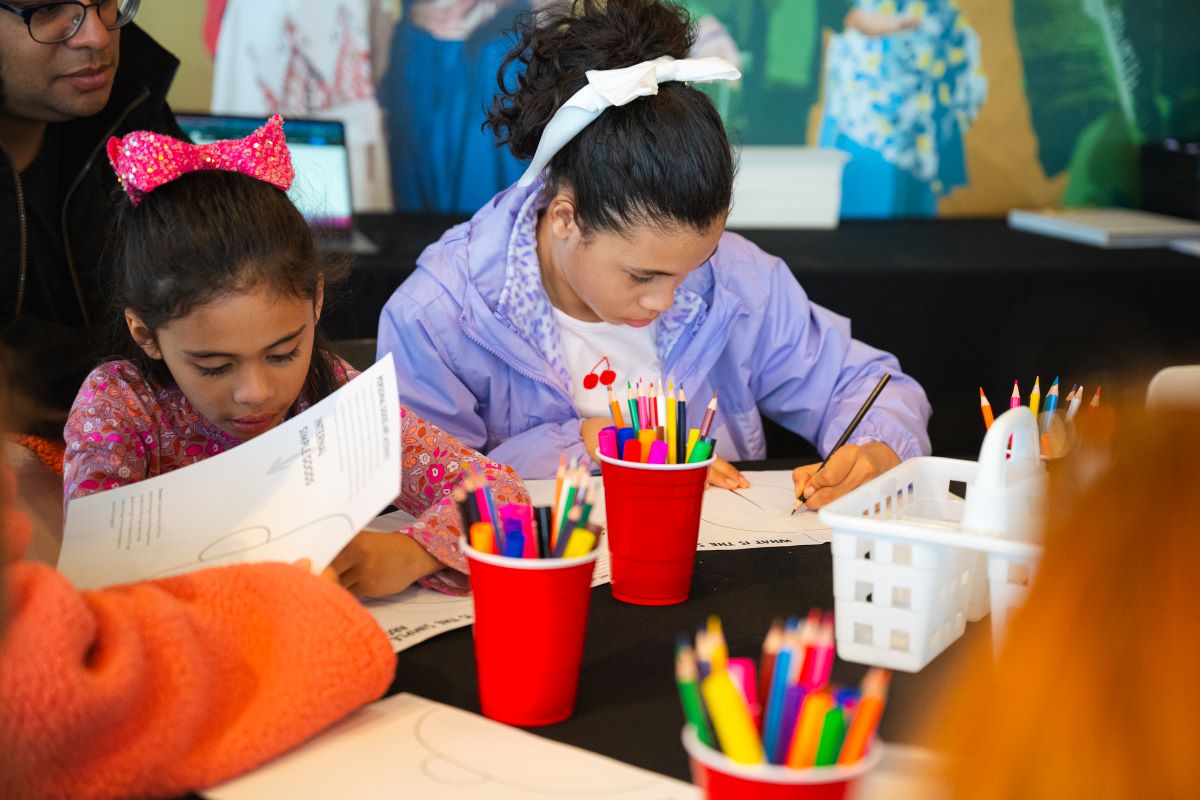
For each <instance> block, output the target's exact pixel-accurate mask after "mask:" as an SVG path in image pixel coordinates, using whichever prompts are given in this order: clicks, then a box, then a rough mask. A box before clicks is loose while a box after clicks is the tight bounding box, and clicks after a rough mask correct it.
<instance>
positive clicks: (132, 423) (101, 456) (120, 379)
mask: <svg viewBox="0 0 1200 800" xmlns="http://www.w3.org/2000/svg"><path fill="white" fill-rule="evenodd" d="M335 371H336V373H337V376H338V382H339V383H340V384H344V383H345V382H347V381H349V380H351V379H352V378H354V377H356V376H357V375H358V373H357V372H356V371H355V370H354V369H353V368H352V367H351V366H350V365H349V364H346V363H345V362H344V361H341V360H340V359H339V360H338V363H337V364H336V370H335ZM309 405H311V402H310V401H309V400H308V399H307V398H306V397H305V396H304V395H303V394H302V395H301V396H300V398H299V399H297V401H296V404H295V405H294V406H293V407H292V410H291V412H290V413H289V414H288V417H289V418H291V417H293V416H295V415H296V414H299V413H300V412H302V411H304V410H305V409H306V408H308V406H309ZM400 428H401V435H402V436H403V440H404V446H403V452H404V459H403V461H404V463H403V473H402V475H401V479H400V494H399V496H398V497H397V498H396V500H395V501H394V503H395V505H396V507H397V508H400V509H403V510H404V511H407V512H408V513H409V514H412V515H413V516H414V517H416V518H417V521H416V523H415V524H414V525H413V526H412V527H410V528H407V529H405V530H403V531H401V533H403V534H406V535H408V536H411V537H412V538H413V539H415V540H416V541H418V542H420V544H421V545H422V546H423V547H424V548H425V549H426V550H428V551H429V552H430V553H431V554H433V556H434V557H435V558H437V559H438V560H439V561H440V562H441V563H443V564H445V565H446V569H442V570H439V571H438V572H435V573H434V574H432V575H430V576H429V577H428V578H424V579H422V581H421V583H422V584H423V585H425V586H429V587H430V588H434V589H438V590H440V591H443V592H447V593H451V594H465V593H466V592H467V590H468V584H467V579H466V574H465V573H466V569H467V564H466V559H465V558H464V556H463V554H462V551H461V550H460V549H459V545H458V540H459V537H460V536H461V534H462V519H461V518H460V516H459V513H458V508H457V507H456V506H455V504H454V503H453V501H452V500H451V499H450V492H451V491H452V490H453V489H454V487H455V485H457V483H458V478H459V473H460V472H461V471H462V470H463V468H464V467H469V466H471V465H473V464H477V465H479V467H480V468H481V469H482V470H483V472H484V474H486V475H487V477H488V479H489V480H490V481H491V482H492V492H493V493H494V494H495V496H496V502H497V503H516V502H521V503H528V502H529V496H528V494H527V493H526V492H525V487H524V485H523V484H522V483H521V481H520V479H519V478H517V475H516V473H515V472H513V470H512V468H511V467H507V466H504V465H502V464H497V463H495V462H493V461H489V460H488V459H487V458H485V457H484V456H482V455H480V454H479V453H477V452H476V451H474V450H472V449H471V448H469V447H467V446H466V445H464V444H463V443H462V442H460V441H459V440H458V439H456V438H455V437H453V436H451V435H449V434H447V433H445V432H444V431H442V430H440V429H439V428H436V427H434V426H433V425H431V424H430V423H428V422H426V421H425V420H423V419H421V418H420V417H418V416H417V415H416V414H414V413H412V412H411V411H409V410H408V409H404V408H402V409H401V424H400ZM63 436H64V438H65V439H66V444H67V454H66V459H65V461H64V464H63V491H64V502H65V503H67V504H69V503H70V501H71V500H72V499H74V498H76V497H84V496H86V495H89V494H93V493H95V492H101V491H104V490H105V489H112V488H114V487H117V486H124V485H126V484H130V483H136V482H138V481H141V480H145V479H146V478H153V477H154V476H156V475H162V474H163V473H166V472H170V471H171V470H176V469H179V468H181V467H186V466H188V465H189V464H194V463H196V462H197V461H201V460H203V459H205V458H208V457H209V456H214V455H216V454H217V453H221V452H224V451H225V450H228V449H229V448H231V447H236V446H237V445H238V444H240V442H239V441H238V440H237V439H234V438H233V437H231V436H229V435H228V434H226V433H224V432H223V431H221V430H220V429H219V428H217V427H216V426H215V425H213V424H212V423H211V422H209V421H208V420H207V419H205V418H204V417H203V416H201V415H200V414H199V413H198V412H197V411H196V410H195V408H193V406H192V404H191V402H189V401H188V399H187V397H185V396H184V394H183V392H182V391H180V389H179V388H178V387H176V386H175V385H173V384H172V385H170V386H167V387H158V386H157V385H156V384H154V383H151V382H148V381H147V380H146V379H145V378H143V377H142V375H141V373H140V372H139V371H138V369H137V367H135V366H134V365H133V364H132V363H130V362H128V361H110V362H108V363H105V364H101V365H100V366H99V367H96V369H94V370H92V372H91V374H90V375H88V377H87V380H85V381H84V383H83V386H82V387H81V388H80V390H79V394H78V395H77V396H76V397H75V403H74V405H73V406H72V407H71V413H70V416H68V418H67V425H66V429H65V430H64V431H63Z"/></svg>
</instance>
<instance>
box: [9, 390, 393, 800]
mask: <svg viewBox="0 0 1200 800" xmlns="http://www.w3.org/2000/svg"><path fill="white" fill-rule="evenodd" d="M7 385H8V384H7V382H6V381H4V380H0V386H5V387H6V386H7ZM0 399H3V398H0ZM10 419H11V417H10ZM3 446H4V445H0V448H2V447H3ZM3 455H4V454H3V453H0V640H2V641H0V797H4V798H10V800H21V799H22V798H73V799H74V800H91V799H92V798H95V799H96V800H100V799H101V798H119V797H174V796H177V795H181V794H183V793H184V792H188V791H192V790H196V789H201V788H204V787H207V786H211V785H212V784H215V783H219V782H221V781H224V780H227V779H229V778H231V777H233V776H235V775H237V774H238V773H241V772H244V771H246V770H248V769H250V768H252V767H254V766H257V765H258V764H260V763H262V762H263V761H266V760H267V759H269V758H273V757H275V756H277V755H279V754H281V753H283V752H285V751H287V750H290V749H291V748H293V747H295V746H296V745H298V744H299V743H300V742H302V741H304V740H305V739H307V738H309V737H310V736H314V735H316V734H317V733H319V732H320V731H321V730H322V729H324V728H325V727H327V726H328V725H330V724H331V723H332V722H334V721H335V720H337V719H338V718H340V717H341V716H343V715H345V714H347V713H349V712H350V711H352V710H354V709H355V708H357V707H358V706H360V705H362V704H363V703H367V702H370V701H371V700H374V699H375V698H377V697H379V696H380V695H382V694H383V693H384V692H385V691H386V690H387V688H388V685H389V684H390V683H391V682H392V680H393V678H394V677H395V669H396V658H395V656H394V655H393V653H392V649H391V647H390V645H389V644H388V640H387V637H386V636H385V635H384V633H383V631H382V630H380V628H379V625H378V624H377V623H376V622H375V620H374V619H372V618H371V615H370V614H368V613H367V612H366V611H365V610H364V609H363V608H362V605H361V604H360V603H358V602H357V601H356V600H354V598H353V597H351V596H350V595H349V594H347V593H346V592H345V591H344V590H342V589H341V588H339V587H338V586H337V585H336V584H335V583H334V582H333V581H331V580H327V579H324V578H321V577H317V576H315V575H312V574H310V573H309V570H308V569H307V568H306V569H304V570H301V569H297V567H295V566H292V565H289V564H241V565H237V566H230V567H218V568H215V569H204V570H198V571H196V572H192V573H189V574H187V575H181V576H178V577H174V578H167V579H164V580H155V581H145V582H139V583H131V584H128V585H125V586H116V587H112V588H109V589H103V590H100V591H89V592H80V591H78V590H76V589H75V588H74V587H72V586H71V584H70V582H69V581H67V579H66V578H64V577H63V576H62V575H61V574H59V573H58V572H56V571H55V570H54V569H53V568H52V567H49V566H47V565H45V564H40V563H36V562H34V561H32V560H29V559H27V558H25V557H24V554H25V553H26V549H27V546H28V544H29V537H30V533H31V524H30V521H29V518H28V517H26V516H25V515H24V514H23V513H22V512H21V511H20V510H19V509H18V508H17V506H16V503H15V501H16V499H17V498H16V497H15V496H14V493H13V486H14V480H13V473H12V471H11V470H10V469H9V468H8V467H7V466H6V465H4V464H3ZM22 499H26V498H22ZM5 599H7V601H8V603H7V604H5V603H4V600H5Z"/></svg>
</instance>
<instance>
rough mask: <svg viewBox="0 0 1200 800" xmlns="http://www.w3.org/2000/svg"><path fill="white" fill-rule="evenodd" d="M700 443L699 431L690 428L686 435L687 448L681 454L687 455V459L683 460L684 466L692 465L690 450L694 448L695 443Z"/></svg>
mask: <svg viewBox="0 0 1200 800" xmlns="http://www.w3.org/2000/svg"><path fill="white" fill-rule="evenodd" d="M698 441H700V431H699V430H698V429H697V428H692V429H691V430H690V431H688V434H687V447H686V448H685V449H684V451H683V452H685V453H687V458H685V459H684V463H685V464H690V463H692V450H694V449H695V447H696V442H698Z"/></svg>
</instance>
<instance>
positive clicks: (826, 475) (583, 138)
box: [379, 0, 930, 508]
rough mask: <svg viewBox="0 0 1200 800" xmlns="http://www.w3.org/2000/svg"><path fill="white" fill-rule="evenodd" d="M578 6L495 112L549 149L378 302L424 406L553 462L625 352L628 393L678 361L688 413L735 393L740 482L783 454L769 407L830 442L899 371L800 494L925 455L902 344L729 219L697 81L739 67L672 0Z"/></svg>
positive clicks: (516, 55)
mask: <svg viewBox="0 0 1200 800" xmlns="http://www.w3.org/2000/svg"><path fill="white" fill-rule="evenodd" d="M575 5H576V8H575V9H571V8H567V9H564V10H561V11H557V12H547V13H545V14H543V15H542V16H541V17H540V18H539V19H540V22H539V23H537V24H535V23H534V22H530V23H527V24H526V25H525V27H522V28H520V29H519V31H518V33H519V37H520V39H519V42H518V44H517V45H516V47H515V48H514V50H513V51H512V52H511V53H510V54H509V59H510V60H519V61H521V62H523V63H525V65H526V71H525V74H524V77H523V78H522V80H520V81H519V82H518V83H517V85H516V87H515V88H513V89H508V88H504V87H502V92H501V94H500V96H499V97H498V98H497V100H496V102H495V104H494V106H493V108H492V110H491V113H490V115H489V124H490V125H491V127H492V128H493V129H494V130H495V131H496V133H497V134H498V135H501V136H503V137H505V139H506V141H507V143H508V144H509V146H510V147H511V148H512V150H513V152H514V153H515V154H516V155H517V156H518V157H520V158H529V157H530V156H533V157H534V158H533V163H532V165H531V166H530V168H529V172H527V173H526V177H525V178H523V179H522V180H521V181H520V182H519V183H518V184H517V185H515V186H513V187H511V188H509V189H507V190H505V191H503V192H501V193H500V194H498V195H497V196H496V197H495V198H493V199H492V201H491V202H490V203H489V204H488V205H486V206H484V207H483V208H482V209H481V210H480V211H479V212H477V213H476V214H475V216H474V218H472V219H471V220H470V221H469V222H467V223H465V224H463V225H460V226H458V227H456V228H453V229H451V230H450V231H448V232H447V233H446V234H445V235H444V236H443V237H442V238H441V240H440V241H439V242H437V243H436V244H434V245H432V246H431V247H430V248H428V249H427V250H426V251H425V253H424V254H423V255H422V256H421V258H420V260H419V261H418V265H417V267H418V268H417V271H416V272H415V273H414V274H413V276H412V277H410V278H409V279H408V280H407V281H405V282H404V284H403V285H402V286H400V288H399V289H397V291H396V293H395V294H394V295H393V296H392V298H391V299H390V300H389V301H388V304H387V306H386V307H385V308H384V311H383V313H382V315H381V318H380V321H379V351H380V353H384V352H389V351H390V352H391V353H392V354H393V355H394V356H395V358H396V368H397V373H398V375H399V377H400V378H401V380H402V382H403V384H404V385H405V386H406V387H408V390H409V392H408V395H407V399H408V400H409V402H410V404H411V407H412V408H413V409H415V410H417V411H418V413H420V414H421V415H422V416H424V417H426V418H428V419H430V420H432V421H433V422H435V423H436V424H438V425H441V426H443V427H445V428H446V429H447V430H449V431H451V432H453V433H454V434H456V435H458V436H460V437H462V439H463V441H465V442H467V443H469V444H471V445H472V446H474V447H478V448H480V449H481V450H483V451H485V452H487V453H488V454H489V455H490V456H491V457H492V458H495V459H498V460H502V461H505V462H507V463H510V464H512V465H513V466H514V467H516V469H517V470H518V471H519V472H520V473H521V474H522V475H524V476H525V477H527V478H545V477H549V476H550V475H552V474H553V472H554V468H555V465H556V464H557V461H558V455H559V453H561V452H563V451H567V452H570V453H572V454H573V455H575V456H577V457H579V458H581V459H585V458H587V457H588V455H589V454H590V453H591V452H593V451H594V449H595V447H596V442H597V433H598V431H599V430H600V429H601V428H602V427H604V426H605V425H610V424H612V422H611V418H610V417H609V405H608V393H607V390H606V386H605V385H604V384H605V383H610V379H612V378H614V376H613V375H610V374H608V371H611V372H613V373H615V381H614V382H612V383H613V388H617V389H621V390H623V389H624V388H625V387H626V385H627V382H631V383H633V384H635V385H636V384H637V383H638V381H639V380H640V379H645V380H646V381H654V382H656V383H658V382H660V381H662V380H663V379H667V380H668V388H670V386H671V383H670V381H672V380H673V382H674V387H675V388H676V389H677V390H678V389H683V390H684V391H685V392H686V397H687V400H688V401H689V402H688V417H689V419H688V423H689V425H690V426H691V427H699V425H700V421H701V418H702V416H703V415H704V411H705V405H706V404H707V403H708V402H709V400H710V398H712V397H713V394H714V392H719V412H718V414H717V417H716V419H717V425H716V426H715V427H714V429H713V435H714V436H715V437H716V439H717V454H718V455H719V456H721V458H722V460H719V461H718V462H717V466H715V467H714V469H713V471H712V472H711V473H710V481H711V482H714V483H716V484H717V485H721V486H728V487H736V486H738V485H746V482H745V479H744V478H743V477H742V476H741V475H740V474H739V473H738V472H737V471H736V470H735V469H733V468H732V467H731V466H730V465H729V464H728V463H726V462H725V461H724V459H757V458H763V457H764V456H765V455H766V447H765V442H764V436H763V427H762V419H761V417H760V414H766V415H768V416H770V417H771V418H773V419H775V420H776V421H778V422H780V423H781V424H783V425H785V426H787V427H788V428H790V429H791V430H793V431H795V432H796V433H798V434H800V435H802V436H804V437H805V438H806V439H809V440H810V441H812V442H814V443H815V444H816V445H817V446H818V449H820V450H821V451H822V452H825V453H827V452H828V451H829V449H830V448H831V447H832V446H833V444H834V442H835V441H836V440H837V439H838V437H840V436H841V435H842V433H843V431H844V430H845V429H846V427H847V424H848V423H849V422H850V420H851V418H852V417H853V416H854V414H855V412H857V411H858V409H859V407H860V406H861V404H862V402H863V400H864V399H865V398H866V397H867V396H868V394H869V393H870V392H871V389H872V388H873V387H874V386H875V384H876V383H877V382H878V381H879V379H880V377H881V376H882V374H883V373H884V372H890V373H891V374H892V380H891V382H890V384H889V385H888V386H887V388H886V390H885V391H884V392H883V393H882V394H881V395H880V397H879V400H878V402H876V403H875V405H874V407H873V408H872V410H871V411H870V413H868V414H867V415H866V417H865V418H864V420H863V422H862V424H861V425H860V426H859V427H858V429H857V431H856V433H855V434H854V436H853V437H852V438H851V439H850V444H849V446H847V447H843V448H841V449H840V450H839V451H838V452H837V453H836V454H835V455H834V456H833V457H832V458H830V459H829V461H828V463H827V464H826V465H825V468H824V469H823V470H821V471H820V472H816V465H812V466H809V467H801V468H799V469H797V470H796V472H795V475H794V477H795V481H796V488H797V491H798V492H800V493H803V494H805V496H806V497H807V498H808V500H809V506H810V507H812V508H816V507H819V506H821V505H823V504H824V503H827V502H828V501H829V500H831V499H833V498H834V497H836V496H838V495H839V494H842V493H843V492H845V491H848V490H849V489H851V488H853V487H854V486H857V485H858V484H860V483H862V482H863V481H865V480H867V479H868V478H870V477H872V476H874V475H876V474H878V473H880V472H881V471H883V470H885V469H887V468H889V467H891V466H893V465H895V464H897V463H899V460H900V459H902V458H909V457H911V456H915V455H919V454H922V453H928V452H929V440H928V437H927V434H926V430H925V427H926V423H927V421H928V418H929V413H930V409H929V404H928V402H927V401H926V399H925V394H924V392H923V391H922V390H921V388H920V386H918V385H917V384H916V383H915V382H914V381H913V380H912V379H911V378H908V377H906V376H905V375H903V374H901V373H900V371H899V364H898V363H897V362H896V359H895V358H894V357H892V356H891V355H889V354H887V353H884V352H881V351H879V350H875V349H873V348H871V347H868V346H867V345H865V344H862V343H861V342H858V341H856V340H854V339H852V338H851V336H850V324H849V322H848V321H847V320H846V319H844V318H842V317H839V316H837V315H835V314H833V313H831V312H829V311H827V310H826V309H824V308H821V307H820V306H817V305H814V304H812V303H810V302H809V301H808V298H807V297H806V296H805V294H804V292H803V290H802V289H801V288H800V286H799V284H798V283H797V282H796V279H795V278H794V277H793V276H792V273H791V272H790V271H789V270H788V268H787V265H786V264H784V263H783V262H782V261H780V260H779V259H777V258H773V257H771V256H768V255H767V254H766V253H763V252H762V251H761V250H759V249H758V248H757V247H755V246H754V245H753V244H751V243H750V242H748V241H746V240H745V239H743V238H741V237H740V236H737V235H735V234H730V233H726V232H725V230H724V225H725V217H726V214H727V213H728V211H729V204H730V199H731V194H732V186H733V174H734V166H733V158H732V155H731V152H730V146H729V142H728V140H727V139H726V136H725V131H724V128H723V126H722V123H721V120H720V117H719V116H718V114H717V112H716V110H715V109H714V108H713V106H712V103H711V102H710V101H709V100H708V99H707V98H706V97H705V96H704V95H703V94H702V93H701V92H699V91H698V90H696V89H693V88H692V87H690V86H689V85H687V83H685V82H684V81H685V80H713V79H730V78H736V77H737V76H738V72H737V70H735V69H733V68H732V67H731V66H730V65H728V64H727V63H725V62H723V61H722V60H721V59H712V58H708V59H686V58H685V57H686V56H687V53H688V50H689V48H690V46H691V44H692V39H693V33H692V30H691V28H690V27H689V24H688V20H687V17H686V15H685V14H684V13H683V12H682V11H680V10H679V9H678V8H677V7H675V6H671V5H667V4H665V3H659V2H653V1H652V0H610V1H609V2H607V3H599V2H591V0H587V1H585V2H582V3H579V4H575ZM575 12H578V13H575ZM577 93H578V94H577ZM564 103H566V106H565V107H564ZM543 168H544V170H543ZM589 377H590V378H591V380H588V378H589ZM597 377H601V378H604V379H605V380H604V383H601V382H599V381H597V380H596V378H597ZM589 387H591V388H589ZM810 480H811V483H812V485H811V486H809V485H808V484H809V481H810Z"/></svg>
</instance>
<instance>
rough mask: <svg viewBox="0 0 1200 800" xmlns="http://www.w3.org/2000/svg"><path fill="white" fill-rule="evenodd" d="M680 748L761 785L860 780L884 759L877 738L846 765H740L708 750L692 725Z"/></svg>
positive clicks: (709, 764) (686, 728)
mask: <svg viewBox="0 0 1200 800" xmlns="http://www.w3.org/2000/svg"><path fill="white" fill-rule="evenodd" d="M681 738H682V739H683V747H684V749H685V750H687V752H688V755H689V756H691V757H692V758H694V759H696V760H697V761H699V762H700V763H702V764H704V766H706V767H708V768H709V769H714V770H717V771H719V772H723V773H725V774H726V775H733V776H735V777H738V778H744V779H746V780H749V781H761V782H764V783H789V784H805V783H840V782H843V781H850V780H854V779H855V778H858V777H861V776H863V775H865V774H867V773H868V772H870V771H871V770H873V769H874V768H875V767H876V765H878V764H879V760H880V759H881V758H883V742H882V741H880V740H879V739H878V738H876V739H875V741H874V742H872V743H871V749H870V750H868V751H867V754H866V755H865V756H863V757H862V758H861V759H859V760H858V761H856V762H855V763H853V764H850V765H849V766H841V765H836V764H835V765H833V766H829V767H807V768H805V769H793V768H792V767H785V766H780V765H778V764H739V763H738V762H736V761H733V760H731V759H729V758H728V757H726V756H725V754H724V753H721V752H720V751H717V750H714V749H712V748H711V747H708V746H707V745H705V744H704V743H703V742H701V741H700V739H699V737H697V736H696V730H695V728H693V727H692V726H691V725H684V726H683V734H682V737H681Z"/></svg>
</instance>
